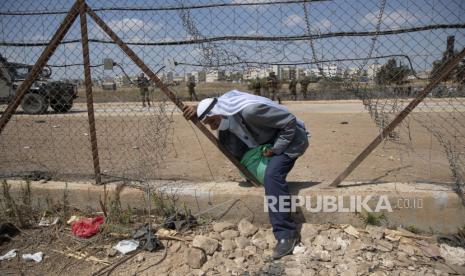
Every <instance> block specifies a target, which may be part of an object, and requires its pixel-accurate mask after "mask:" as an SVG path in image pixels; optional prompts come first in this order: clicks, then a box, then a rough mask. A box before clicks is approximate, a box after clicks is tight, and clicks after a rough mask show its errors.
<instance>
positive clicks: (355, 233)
mask: <svg viewBox="0 0 465 276" xmlns="http://www.w3.org/2000/svg"><path fill="white" fill-rule="evenodd" d="M344 232H346V233H347V234H349V235H351V236H354V237H356V238H358V237H359V232H358V230H357V229H355V227H353V226H352V225H349V226H347V227H346V228H344Z"/></svg>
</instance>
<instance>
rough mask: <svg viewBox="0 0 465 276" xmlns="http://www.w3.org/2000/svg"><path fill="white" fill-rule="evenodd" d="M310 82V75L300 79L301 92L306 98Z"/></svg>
mask: <svg viewBox="0 0 465 276" xmlns="http://www.w3.org/2000/svg"><path fill="white" fill-rule="evenodd" d="M309 84H310V80H309V79H308V77H303V78H302V80H301V81H300V92H301V93H302V96H303V97H304V100H305V99H307V89H308V85H309Z"/></svg>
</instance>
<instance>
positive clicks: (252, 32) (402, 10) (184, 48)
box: [0, 0, 465, 78]
mask: <svg viewBox="0 0 465 276" xmlns="http://www.w3.org/2000/svg"><path fill="white" fill-rule="evenodd" d="M57 2H58V3H57ZM73 2H74V1H49V0H46V1H37V0H34V1H33V0H28V1H13V0H6V1H5V0H3V1H2V3H3V4H2V6H1V7H0V12H2V13H5V12H12V11H29V12H37V11H65V10H67V9H69V8H70V7H71V5H72V4H73ZM241 2H247V1H245V0H231V1H211V0H209V1H173V0H169V1H134V0H131V1H88V3H89V5H90V6H91V7H92V8H95V9H97V8H101V7H141V8H147V7H169V6H179V5H180V4H181V3H183V4H184V5H199V3H200V4H212V3H241ZM248 2H268V1H265V0H250V1H248ZM380 3H381V1H367V0H341V1H338V0H335V1H323V2H313V3H307V4H306V5H307V9H308V11H309V16H308V18H309V22H310V28H311V32H312V33H322V34H324V33H331V32H352V31H374V30H375V26H376V22H377V16H378V14H379V9H380ZM464 10H465V1H463V0H456V1H452V0H448V1H438V0H435V1H431V0H415V1H413V0H411V1H410V0H401V1H399V0H387V4H386V7H385V9H384V14H383V20H382V24H381V26H380V29H381V31H382V30H389V29H399V28H412V27H420V26H427V25H432V24H465V12H463V11H464ZM98 14H99V15H100V16H101V17H102V18H103V19H104V20H105V21H106V22H107V23H108V24H109V25H110V26H111V27H112V28H113V30H115V31H116V32H117V33H118V34H119V35H120V36H121V37H122V38H123V40H125V41H128V42H129V41H131V42H161V41H178V40H189V39H191V38H192V37H193V34H192V32H188V31H187V28H186V26H184V24H183V21H182V19H181V16H180V15H181V12H180V11H177V10H171V11H166V10H164V11H100V12H98ZM64 16H65V15H64V14H58V15H55V14H52V15H26V16H18V15H7V14H2V15H0V41H2V42H43V41H48V40H49V39H50V38H51V36H52V35H53V33H54V32H55V30H56V28H57V27H58V25H59V24H60V22H61V20H62V19H63V18H64ZM190 18H191V19H192V22H193V23H194V25H195V29H197V30H198V31H199V33H200V34H201V36H202V37H217V36H299V35H306V34H307V28H306V23H305V14H304V9H303V4H302V3H294V4H275V5H253V6H234V7H212V8H200V9H192V10H190ZM88 22H89V37H90V38H96V39H104V40H107V39H108V38H107V37H106V35H105V34H104V33H102V32H101V31H100V30H99V29H98V27H97V26H95V24H94V23H93V22H92V20H91V19H90V18H89V17H88ZM448 35H455V36H456V49H461V48H462V47H464V46H465V29H439V30H428V31H422V32H415V33H405V34H398V35H387V36H380V37H379V38H378V40H377V42H376V44H375V48H374V51H373V53H372V56H378V55H389V54H405V55H408V56H410V57H411V58H412V61H413V63H414V68H415V70H417V71H421V70H426V69H429V67H430V66H431V63H432V61H434V60H436V59H438V58H440V57H441V53H442V51H444V49H445V41H446V37H447V36H448ZM79 38H80V29H79V20H77V21H76V22H75V24H74V26H73V27H72V29H71V30H70V32H69V33H68V34H67V36H66V38H65V40H72V39H79ZM313 44H314V49H315V52H316V56H317V59H318V60H322V59H324V60H326V59H340V58H364V57H367V55H368V52H369V49H370V48H371V45H372V37H371V36H366V37H336V38H323V39H317V40H314V41H313ZM131 47H132V48H133V49H134V50H135V51H136V53H138V54H139V55H140V56H141V57H142V58H143V59H144V61H146V62H147V64H148V65H149V66H150V67H151V68H152V69H154V70H157V69H158V68H159V66H161V65H162V64H163V60H164V59H165V58H167V57H172V58H175V59H176V60H177V61H179V62H186V63H200V64H204V62H205V59H204V57H205V55H206V54H211V55H212V56H213V57H214V59H215V58H218V59H219V60H220V61H227V60H229V61H231V60H240V61H247V62H252V61H258V62H284V63H285V62H303V61H311V60H312V59H313V56H312V49H311V48H310V43H309V42H308V41H297V42H289V41H279V42H276V41H275V42H268V41H260V42H256V41H231V40H227V41H221V42H216V43H213V44H212V43H210V44H204V45H203V48H202V45H200V44H198V45H178V46H131ZM43 48H44V47H5V46H0V53H1V54H2V55H3V56H6V57H7V58H8V59H9V60H11V61H16V62H23V63H33V62H34V61H35V60H36V59H37V58H38V56H39V54H40V52H41V51H42V50H43ZM90 48H91V63H92V64H99V63H101V61H102V59H103V58H105V57H111V58H113V59H114V60H115V61H117V62H118V63H120V64H123V65H124V66H125V68H126V69H127V71H128V73H130V74H135V73H137V72H138V71H139V70H138V69H137V68H136V66H135V65H133V64H132V63H131V61H130V60H129V59H128V58H127V57H126V56H125V55H123V53H122V52H121V51H120V50H119V49H118V48H117V47H116V46H114V45H110V44H102V43H91V45H90ZM228 58H229V59H228ZM399 60H401V59H399ZM385 61H386V60H385V59H380V60H379V61H378V62H379V63H384V62H385ZM81 62H82V54H81V45H80V43H73V44H66V45H60V46H59V48H58V49H57V51H56V53H55V55H54V56H53V57H52V58H51V59H50V61H49V64H55V65H62V64H73V63H81ZM373 62H374V61H369V62H368V63H369V64H370V63H373ZM403 62H406V61H405V60H403ZM362 63H363V62H362V61H355V62H343V63H341V66H343V67H355V66H359V65H360V64H362ZM306 67H310V65H309V66H306ZM225 69H230V70H231V69H234V68H233V67H226V68H225ZM191 70H196V69H193V68H192V67H189V66H179V67H178V68H177V71H178V72H179V73H182V72H185V71H191ZM197 70H200V68H198V69H197ZM54 71H55V74H54V75H55V77H63V76H66V77H76V78H80V77H81V76H82V67H80V66H76V67H68V68H66V69H55V70H54ZM93 71H94V72H93V73H94V75H102V74H113V73H112V72H110V73H109V72H103V70H101V68H98V69H95V70H93ZM116 73H118V72H116Z"/></svg>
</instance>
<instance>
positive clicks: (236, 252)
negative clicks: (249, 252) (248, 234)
mask: <svg viewBox="0 0 465 276" xmlns="http://www.w3.org/2000/svg"><path fill="white" fill-rule="evenodd" d="M244 256H245V254H244V250H242V249H240V248H236V250H234V252H233V253H231V254H230V255H229V258H230V259H237V258H243V257H244Z"/></svg>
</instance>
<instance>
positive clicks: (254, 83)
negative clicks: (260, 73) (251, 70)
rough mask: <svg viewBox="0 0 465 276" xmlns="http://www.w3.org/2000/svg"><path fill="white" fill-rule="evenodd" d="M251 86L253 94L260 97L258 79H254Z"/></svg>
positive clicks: (260, 85)
mask: <svg viewBox="0 0 465 276" xmlns="http://www.w3.org/2000/svg"><path fill="white" fill-rule="evenodd" d="M252 86H253V91H254V94H255V95H257V96H261V91H260V90H261V88H262V84H261V82H260V79H259V78H258V77H256V78H255V80H254V82H253V83H252Z"/></svg>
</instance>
